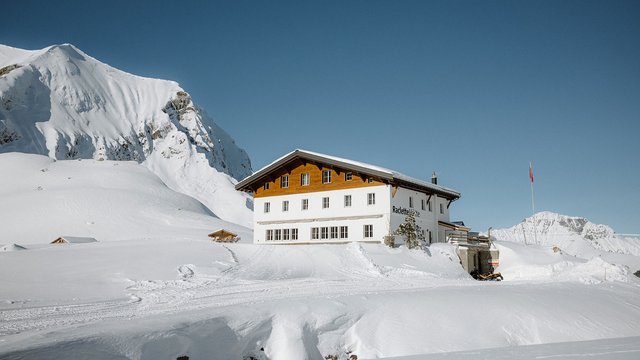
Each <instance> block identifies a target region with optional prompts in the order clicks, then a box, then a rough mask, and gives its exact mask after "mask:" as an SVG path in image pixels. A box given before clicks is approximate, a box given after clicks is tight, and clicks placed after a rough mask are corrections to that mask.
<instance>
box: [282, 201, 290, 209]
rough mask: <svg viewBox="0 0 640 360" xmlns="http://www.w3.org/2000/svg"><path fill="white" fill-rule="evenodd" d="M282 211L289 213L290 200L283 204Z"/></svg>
mask: <svg viewBox="0 0 640 360" xmlns="http://www.w3.org/2000/svg"><path fill="white" fill-rule="evenodd" d="M282 211H289V200H285V201H283V202H282Z"/></svg>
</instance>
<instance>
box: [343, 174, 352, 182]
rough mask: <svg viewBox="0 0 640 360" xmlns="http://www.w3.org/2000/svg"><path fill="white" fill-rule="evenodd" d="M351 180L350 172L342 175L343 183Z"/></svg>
mask: <svg viewBox="0 0 640 360" xmlns="http://www.w3.org/2000/svg"><path fill="white" fill-rule="evenodd" d="M351 180H353V173H352V172H346V173H344V181H351Z"/></svg>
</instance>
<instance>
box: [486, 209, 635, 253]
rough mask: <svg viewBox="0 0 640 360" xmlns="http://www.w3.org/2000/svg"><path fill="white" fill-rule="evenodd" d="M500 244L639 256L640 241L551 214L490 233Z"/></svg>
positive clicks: (596, 225)
mask: <svg viewBox="0 0 640 360" xmlns="http://www.w3.org/2000/svg"><path fill="white" fill-rule="evenodd" d="M491 234H492V236H493V237H495V238H496V239H497V240H505V241H513V242H521V243H527V244H538V245H544V246H555V247H557V248H559V249H561V250H564V251H567V252H569V253H571V254H574V255H576V254H580V255H588V254H589V253H590V252H591V251H592V250H594V249H598V250H604V251H608V252H616V253H623V254H633V255H640V241H638V239H632V238H628V237H623V236H619V235H616V233H615V232H614V230H613V229H612V228H611V227H609V226H607V225H602V224H594V223H592V222H590V221H589V220H587V219H585V218H583V217H575V216H568V215H562V214H558V213H554V212H550V211H543V212H539V213H536V214H534V215H533V216H530V217H528V218H526V219H524V220H522V222H521V223H519V224H517V225H515V226H512V227H510V228H508V229H496V230H493V231H492V232H491Z"/></svg>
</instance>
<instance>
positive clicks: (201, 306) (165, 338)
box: [0, 153, 640, 360]
mask: <svg viewBox="0 0 640 360" xmlns="http://www.w3.org/2000/svg"><path fill="white" fill-rule="evenodd" d="M0 167H1V168H3V169H7V171H6V172H4V171H3V172H2V173H0V198H1V199H2V200H3V201H0V221H1V225H2V229H3V231H2V233H1V234H0V243H3V244H12V243H15V244H18V245H20V246H23V247H25V248H26V250H22V251H3V252H0V358H2V359H50V358H71V359H176V358H177V357H179V356H183V355H187V356H190V358H192V359H200V358H209V359H224V360H227V359H239V360H240V359H243V358H244V359H247V357H248V356H253V357H254V358H257V359H269V360H275V359H324V357H325V356H327V355H337V356H339V358H340V359H341V360H342V359H346V353H347V352H351V354H355V355H357V356H358V358H359V359H373V358H389V357H400V356H415V355H420V356H423V355H424V354H437V353H445V352H453V351H470V350H474V351H488V352H489V353H490V354H495V351H496V350H495V349H494V348H503V349H506V350H504V351H506V352H507V353H512V352H510V351H512V350H509V349H513V348H514V347H519V346H526V345H535V344H551V343H565V342H575V341H588V340H598V339H611V338H624V337H638V336H640V281H639V279H637V278H636V277H635V276H633V275H631V274H629V273H628V272H625V271H621V272H614V270H616V271H618V270H620V269H621V268H620V267H618V266H614V265H612V264H610V263H608V262H606V261H597V260H596V261H591V260H590V259H584V258H579V257H574V256H570V255H567V254H559V253H554V252H553V251H552V250H550V249H547V248H545V247H542V246H536V247H533V246H525V245H521V244H517V243H510V242H500V243H498V246H500V247H501V253H502V254H503V255H502V257H501V262H502V265H501V266H504V267H505V268H504V274H505V276H506V279H505V281H503V282H499V283H482V282H477V281H474V280H473V279H471V277H470V276H469V275H468V274H466V273H465V272H464V271H463V269H462V267H461V266H460V264H459V261H458V259H457V257H456V255H455V251H454V248H453V247H452V246H451V245H449V244H433V245H431V246H430V247H429V248H427V249H425V250H424V251H423V250H409V249H407V248H405V247H399V248H395V249H390V248H387V247H385V246H384V245H381V244H360V243H350V244H344V245H307V246H296V245H291V246H287V245H280V246H279V245H261V246H256V245H253V244H251V243H250V242H249V241H250V239H251V231H250V230H249V229H247V228H243V227H241V226H238V225H233V224H230V223H227V222H225V221H223V220H220V219H218V218H215V217H213V216H212V214H211V213H210V211H209V210H208V209H207V208H206V207H204V206H203V205H202V204H201V203H199V202H198V201H196V200H194V199H193V198H191V197H188V196H185V195H183V194H180V193H177V192H174V191H172V190H171V189H169V188H167V187H166V186H165V185H164V184H163V182H162V181H161V180H160V179H159V178H158V177H157V176H155V175H154V174H153V173H151V172H150V171H148V169H147V168H145V167H144V166H142V165H140V164H138V163H136V162H133V161H128V162H125V161H108V160H106V161H97V160H60V161H54V160H53V159H51V158H49V157H46V156H42V155H31V154H19V153H10V154H0ZM218 227H224V228H229V229H230V230H233V231H237V232H238V233H239V234H240V236H241V237H242V238H243V241H245V242H244V243H243V242H241V243H232V244H219V243H213V242H211V241H209V239H207V237H206V234H207V233H208V232H210V231H212V230H213V229H215V228H218ZM59 235H70V236H90V237H94V238H96V239H97V240H98V242H94V243H85V244H67V245H50V244H48V242H49V241H51V240H53V239H54V238H55V237H57V236H59ZM629 256H632V255H629ZM562 262H566V263H567V265H565V266H560V267H555V268H554V271H552V272H545V271H538V272H537V273H536V276H535V277H531V276H529V277H526V276H518V274H519V273H518V271H519V268H518V266H520V265H522V264H525V265H527V266H529V268H530V269H537V270H540V269H544V268H545V267H547V266H554V264H556V263H562ZM585 264H587V266H585ZM580 266H582V269H581V270H580V271H578V272H577V273H578V274H579V276H576V275H575V274H574V273H576V269H580ZM604 269H607V270H608V271H611V272H610V274H611V275H610V276H608V277H607V278H604V277H601V274H602V272H603V271H602V270H604ZM613 275H615V276H613ZM261 349H263V350H261ZM482 349H493V350H482ZM626 349H627V350H629V351H633V347H627V348H626ZM558 351H561V350H558ZM525 353H526V352H525Z"/></svg>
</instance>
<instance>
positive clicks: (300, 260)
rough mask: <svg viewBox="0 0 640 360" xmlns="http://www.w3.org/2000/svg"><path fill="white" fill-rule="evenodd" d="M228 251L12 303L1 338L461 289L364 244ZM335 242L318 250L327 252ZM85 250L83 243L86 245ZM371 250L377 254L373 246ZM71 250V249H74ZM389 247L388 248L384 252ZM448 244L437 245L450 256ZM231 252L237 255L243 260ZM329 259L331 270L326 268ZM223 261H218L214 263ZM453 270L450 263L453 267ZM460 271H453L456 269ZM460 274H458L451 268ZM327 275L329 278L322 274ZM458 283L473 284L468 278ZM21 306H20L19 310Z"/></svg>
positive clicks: (0, 315) (1, 318) (3, 316)
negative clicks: (89, 289)
mask: <svg viewBox="0 0 640 360" xmlns="http://www.w3.org/2000/svg"><path fill="white" fill-rule="evenodd" d="M211 246H215V247H221V248H223V249H225V250H226V251H227V252H228V254H229V255H228V257H229V258H228V259H227V262H226V263H224V265H225V266H227V267H226V268H225V269H223V270H221V271H220V273H219V274H216V275H207V274H199V273H198V268H197V267H196V266H194V265H192V264H183V265H180V266H178V267H177V268H176V277H177V278H176V279H175V280H137V281H134V280H129V282H131V283H133V284H132V285H130V286H127V287H126V289H125V291H126V293H127V296H126V297H125V298H121V299H112V300H109V301H94V302H87V303H79V304H54V305H48V306H39V307H32V306H29V302H27V301H10V302H13V304H11V303H10V304H8V305H10V307H14V308H12V309H5V310H2V311H0V335H8V334H15V333H21V332H25V331H29V330H44V329H48V328H50V327H61V326H68V325H72V324H82V323H87V322H93V321H100V320H104V319H112V318H125V319H132V318H138V317H144V316H151V315H157V314H170V313H177V312H183V311H190V310H198V309H206V308H213V307H224V306H230V305H240V304H251V303H255V302H268V301H277V300H282V299H288V300H292V299H304V298H309V297H316V296H322V297H339V296H344V295H358V294H360V295H362V294H376V293H381V292H398V291H411V290H416V289H427V288H433V287H434V286H443V285H446V284H447V283H450V284H452V286H456V287H457V286H460V284H461V283H460V280H458V281H454V280H447V279H438V282H437V285H436V284H435V283H433V282H432V281H430V280H434V279H435V278H436V276H435V275H434V274H432V273H428V272H422V271H419V270H413V269H410V268H393V267H386V268H385V267H380V266H378V265H376V264H374V263H373V261H372V260H371V259H370V258H368V257H367V254H366V253H365V251H364V249H363V248H362V246H361V245H358V244H355V243H354V244H350V245H348V246H344V247H342V248H343V249H344V250H346V251H344V252H343V253H342V254H340V255H339V256H337V257H335V256H334V258H333V259H332V258H331V257H321V256H311V255H312V253H311V252H308V251H300V250H301V249H295V247H294V248H293V249H288V248H287V247H282V246H251V245H243V244H230V245H222V246H220V245H215V244H213V245H211ZM332 247H335V246H331V245H329V246H327V247H324V248H322V250H324V251H325V252H327V254H328V255H329V254H331V253H333V251H327V249H329V250H333V249H331V248H332ZM85 248H86V247H85ZM371 248H372V249H373V250H377V251H379V250H380V249H376V247H375V246H373V247H371ZM73 250H76V249H69V251H73ZM383 250H386V249H383ZM450 250H451V249H450V248H445V249H438V250H437V251H439V252H442V253H443V254H444V255H445V256H446V258H447V259H448V258H451V255H452V254H450V253H447V252H446V251H450ZM236 252H241V253H242V256H243V259H244V260H245V261H243V262H242V263H240V260H238V255H237V254H236ZM321 260H327V265H326V266H328V267H330V270H327V269H325V270H323V271H320V270H319V269H322V268H323V265H322V264H321V263H319V264H316V263H315V262H318V261H320V262H322V261H321ZM220 263H223V262H220V261H218V264H220ZM454 269H455V267H454ZM456 270H457V269H456ZM456 270H454V272H457V273H458V274H457V276H458V277H459V278H462V279H464V278H465V275H464V274H463V273H462V272H461V271H456ZM327 275H329V276H327ZM466 280H467V281H464V280H462V283H465V282H467V283H470V284H468V285H471V284H473V283H472V282H471V280H469V279H466ZM20 303H25V305H24V306H22V307H18V306H17V305H19V304H20Z"/></svg>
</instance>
